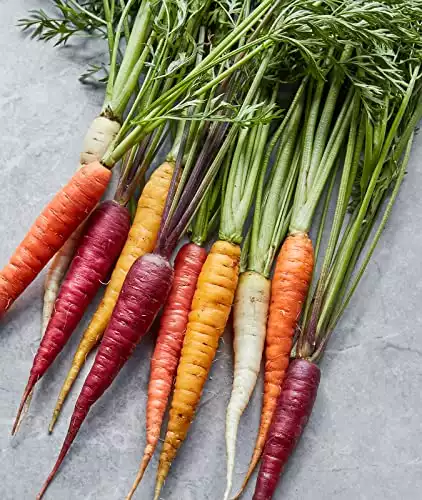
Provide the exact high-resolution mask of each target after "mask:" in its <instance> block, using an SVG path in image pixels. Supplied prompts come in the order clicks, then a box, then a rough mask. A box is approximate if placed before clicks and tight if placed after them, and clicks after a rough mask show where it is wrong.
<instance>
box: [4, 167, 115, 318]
mask: <svg viewBox="0 0 422 500" xmlns="http://www.w3.org/2000/svg"><path fill="white" fill-rule="evenodd" d="M110 178H111V171H110V170H109V169H108V168H105V167H103V166H102V165H101V164H100V163H99V162H94V163H90V164H89V165H86V166H85V167H83V168H81V169H80V170H79V171H78V172H76V173H75V175H74V176H73V177H72V179H71V180H70V181H69V183H68V184H67V185H66V186H65V187H64V188H63V189H61V190H60V191H59V192H58V193H57V194H56V196H55V197H54V198H53V200H52V201H51V202H50V203H49V204H48V205H47V206H46V207H45V209H44V210H43V211H42V213H41V215H40V216H39V217H38V218H37V220H36V221H35V223H34V225H33V226H32V227H31V229H30V230H29V232H28V233H27V235H26V236H25V238H24V240H23V241H22V243H21V244H20V245H19V246H18V247H17V249H16V250H15V252H14V254H13V256H12V257H11V259H10V261H9V264H7V266H6V267H4V268H3V270H2V271H1V272H0V316H1V315H2V314H4V313H5V312H6V311H7V310H8V309H9V308H10V306H11V305H12V304H13V302H14V301H15V300H16V299H17V298H18V297H19V295H20V294H21V293H22V292H23V291H24V290H25V289H26V288H27V286H28V285H29V284H30V283H31V282H32V281H33V280H34V279H35V278H36V277H37V276H38V274H39V273H40V271H41V270H42V269H43V268H44V266H45V265H46V264H47V263H48V261H49V260H50V259H51V258H52V257H53V256H54V254H55V253H56V252H57V250H59V249H60V248H61V247H62V245H63V244H64V243H65V242H66V240H67V239H68V238H69V237H70V235H71V234H72V233H73V231H74V230H75V229H76V228H77V227H78V226H79V224H80V223H81V222H82V221H83V220H84V219H85V217H86V214H87V213H89V212H90V211H91V210H93V208H94V207H95V205H96V204H97V203H98V201H99V200H100V198H101V196H102V195H103V194H104V191H105V189H106V187H107V185H108V183H109V181H110Z"/></svg>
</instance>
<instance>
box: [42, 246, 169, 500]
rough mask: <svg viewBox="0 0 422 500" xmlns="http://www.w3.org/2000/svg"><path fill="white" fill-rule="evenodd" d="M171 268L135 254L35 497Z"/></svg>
mask: <svg viewBox="0 0 422 500" xmlns="http://www.w3.org/2000/svg"><path fill="white" fill-rule="evenodd" d="M172 278H173V269H172V267H171V265H170V263H169V261H168V259H167V258H164V257H162V256H160V255H157V254H146V255H143V256H142V257H140V258H138V259H137V260H136V261H135V263H134V264H133V265H132V267H131V268H130V270H129V272H128V274H127V276H126V279H125V281H124V284H123V287H122V290H121V292H120V295H119V299H118V301H117V303H116V306H115V307H114V310H113V314H112V317H111V319H110V322H109V324H108V326H107V329H106V331H105V332H104V337H103V339H102V342H101V344H100V347H99V348H98V352H97V355H96V357H95V360H94V364H93V366H92V368H91V370H90V372H89V373H88V376H87V378H86V380H85V382H84V385H83V387H82V389H81V392H80V395H79V397H78V399H77V401H76V405H75V409H74V411H73V415H72V417H71V421H70V425H69V430H68V433H67V435H66V438H65V440H64V443H63V447H62V449H61V451H60V454H59V457H58V459H57V462H56V464H55V465H54V468H53V470H52V472H51V473H50V475H49V476H48V478H47V481H46V482H45V483H44V485H43V487H42V490H41V492H40V493H39V495H38V497H37V499H40V498H41V497H42V496H43V495H44V493H45V491H46V489H47V487H48V485H49V484H50V482H51V480H52V479H53V477H54V476H55V474H56V472H57V470H58V469H59V467H60V465H61V463H62V462H63V460H64V458H65V456H66V454H67V452H68V451H69V448H70V446H71V444H72V442H73V440H74V439H75V437H76V435H77V433H78V431H79V429H80V427H81V425H82V423H83V421H84V420H85V418H86V416H87V415H88V412H89V410H90V408H91V406H92V405H93V404H94V403H95V402H96V401H97V400H98V399H99V398H100V397H101V396H102V394H103V393H104V391H105V390H106V389H107V388H108V387H109V386H110V384H111V383H112V382H113V380H114V379H115V378H116V376H117V375H118V373H119V371H120V370H121V368H122V367H123V365H124V364H125V362H126V361H127V360H128V358H129V357H130V356H131V354H132V353H133V351H134V349H135V347H136V345H137V344H138V342H139V341H140V339H141V338H142V337H143V336H144V335H145V334H146V333H147V332H148V330H149V328H150V326H151V324H152V322H153V321H154V319H155V317H156V315H157V313H158V311H159V310H160V308H161V306H162V305H163V304H164V303H165V301H166V299H167V295H168V293H169V291H170V287H171V282H172Z"/></svg>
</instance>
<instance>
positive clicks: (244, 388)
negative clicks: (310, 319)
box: [224, 271, 271, 499]
mask: <svg viewBox="0 0 422 500" xmlns="http://www.w3.org/2000/svg"><path fill="white" fill-rule="evenodd" d="M270 288H271V281H270V280H269V279H267V278H265V277H264V276H262V274H259V273H256V272H253V271H248V272H246V273H243V274H241V275H240V278H239V284H238V286H237V291H236V297H235V301H234V316H233V328H234V331H235V337H234V378H233V389H232V395H231V398H230V403H229V406H228V408H227V417H226V446H227V490H226V493H225V496H224V498H225V499H227V498H228V497H229V494H230V490H231V486H232V476H233V470H234V457H235V451H236V437H237V429H238V427H239V421H240V416H241V415H242V413H243V411H244V410H245V408H246V406H247V405H248V402H249V399H250V397H251V394H252V391H253V389H254V387H255V384H256V380H257V378H258V374H259V370H260V366H261V357H262V351H263V349H264V341H265V332H266V324H267V315H268V307H269V302H270Z"/></svg>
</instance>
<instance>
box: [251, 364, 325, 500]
mask: <svg viewBox="0 0 422 500" xmlns="http://www.w3.org/2000/svg"><path fill="white" fill-rule="evenodd" d="M320 378H321V372H320V369H319V368H318V366H317V365H315V364H314V363H312V362H310V361H307V360H305V359H295V360H294V361H292V363H291V364H290V366H289V368H288V370H287V372H286V377H285V378H284V382H283V385H282V387H281V390H280V391H279V392H280V394H279V396H278V399H277V406H276V409H275V411H274V418H273V421H272V424H271V428H270V430H269V433H268V440H267V442H266V444H265V449H264V453H263V455H262V462H261V467H260V470H259V475H258V480H257V483H256V488H255V493H254V495H253V500H271V498H272V497H273V494H274V491H275V488H276V486H277V480H278V478H279V477H280V474H281V473H282V471H283V469H284V466H285V465H286V463H287V461H288V459H289V457H290V455H291V454H292V451H293V450H294V448H295V446H296V443H297V441H298V440H299V438H300V436H301V434H302V432H303V429H304V427H305V425H306V423H307V422H308V419H309V416H310V415H311V413H312V408H313V406H314V402H315V399H316V395H317V392H318V386H319V381H320Z"/></svg>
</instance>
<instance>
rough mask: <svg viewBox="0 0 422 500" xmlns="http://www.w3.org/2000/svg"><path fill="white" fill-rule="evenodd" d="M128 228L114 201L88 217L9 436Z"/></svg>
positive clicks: (123, 211)
mask: <svg viewBox="0 0 422 500" xmlns="http://www.w3.org/2000/svg"><path fill="white" fill-rule="evenodd" d="M129 228H130V215H129V212H128V210H127V209H126V208H124V207H122V206H121V205H119V204H118V203H116V202H115V201H104V202H103V203H101V204H100V205H99V206H98V208H97V209H96V210H95V211H94V212H93V213H92V215H91V217H90V218H89V220H88V223H87V226H86V229H85V232H84V235H83V236H82V238H81V242H80V244H79V247H78V249H77V251H76V254H75V257H74V258H73V260H72V264H71V266H70V268H69V271H68V273H67V275H66V278H65V280H64V281H63V284H62V286H61V288H60V293H59V295H58V297H57V300H56V302H55V305H54V310H53V314H52V316H51V319H50V321H49V323H48V326H47V329H46V332H45V334H44V336H43V339H42V341H41V344H40V346H39V348H38V351H37V354H36V355H35V358H34V362H33V364H32V368H31V372H30V375H29V380H28V384H27V386H26V388H25V392H24V394H23V397H22V401H21V404H20V406H19V410H18V414H17V417H16V420H15V423H14V425H13V430H12V434H14V433H15V431H16V429H17V426H18V423H19V421H20V415H21V413H22V410H23V408H24V405H25V402H26V400H27V398H28V396H29V394H30V393H31V391H32V390H33V388H34V386H35V384H36V383H37V382H38V380H39V379H40V378H41V377H42V376H43V375H44V374H45V372H46V371H47V370H48V368H49V367H50V365H51V364H52V363H53V361H54V360H55V359H56V357H57V356H58V354H59V353H60V351H61V350H62V349H63V347H64V346H65V345H66V343H67V341H68V340H69V338H70V336H71V335H72V333H73V331H74V330H75V328H76V326H77V325H78V323H79V321H80V320H81V318H82V316H83V314H84V312H85V310H86V308H87V307H88V305H89V304H90V303H91V301H92V299H93V298H94V296H95V294H96V293H97V291H98V289H99V287H100V286H101V283H102V282H104V281H105V280H106V279H107V276H108V274H109V273H110V270H111V268H112V266H113V264H114V263H115V261H116V259H117V257H118V256H119V254H120V252H121V250H122V248H123V245H124V243H125V241H126V238H127V235H128V232H129Z"/></svg>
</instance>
